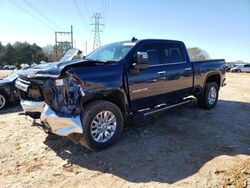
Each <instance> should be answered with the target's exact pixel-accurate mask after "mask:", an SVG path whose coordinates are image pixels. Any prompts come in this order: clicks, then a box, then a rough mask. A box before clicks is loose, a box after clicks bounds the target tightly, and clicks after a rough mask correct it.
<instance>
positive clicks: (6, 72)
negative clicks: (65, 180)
mask: <svg viewBox="0 0 250 188" xmlns="http://www.w3.org/2000/svg"><path fill="white" fill-rule="evenodd" d="M12 72H13V70H0V80H1V79H3V78H4V77H5V76H8V75H9V74H10V73H12Z"/></svg>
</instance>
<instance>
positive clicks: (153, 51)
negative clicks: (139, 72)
mask: <svg viewBox="0 0 250 188" xmlns="http://www.w3.org/2000/svg"><path fill="white" fill-rule="evenodd" d="M158 46H159V45H157V44H156V43H147V44H144V45H142V46H141V47H139V49H138V50H137V51H139V52H147V53H148V61H149V65H158V64H160V50H159V48H158Z"/></svg>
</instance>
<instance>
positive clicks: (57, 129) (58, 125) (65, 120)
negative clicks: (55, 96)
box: [21, 100, 83, 136]
mask: <svg viewBox="0 0 250 188" xmlns="http://www.w3.org/2000/svg"><path fill="white" fill-rule="evenodd" d="M21 106H22V108H23V110H24V111H25V114H27V115H30V116H31V117H33V116H32V115H33V114H39V117H38V118H40V120H41V123H42V124H43V126H45V127H46V128H47V129H49V130H50V131H51V132H52V133H54V134H57V135H59V136H69V135H71V134H73V133H80V134H81V133H83V126H82V123H81V118H80V116H79V115H78V116H75V117H60V116H58V115H56V113H55V111H53V110H52V109H51V108H50V107H49V106H48V105H47V104H46V103H45V102H44V101H42V102H35V101H27V100H25V101H21Z"/></svg>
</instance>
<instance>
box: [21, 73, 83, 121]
mask: <svg viewBox="0 0 250 188" xmlns="http://www.w3.org/2000/svg"><path fill="white" fill-rule="evenodd" d="M18 81H19V82H21V83H22V84H25V85H27V84H29V85H28V86H27V88H28V89H27V92H24V91H21V98H22V100H32V101H45V103H46V104H47V105H48V106H49V107H50V108H51V109H53V110H54V111H55V112H56V113H57V115H59V116H66V117H69V116H71V117H72V116H76V115H79V114H80V112H81V98H82V96H84V95H85V93H84V91H83V86H82V85H81V83H80V82H79V81H77V79H76V78H74V77H73V76H72V75H70V74H69V73H65V74H64V76H63V77H62V78H58V79H46V80H43V81H42V82H43V83H42V84H41V83H39V85H40V86H39V85H38V83H37V82H38V80H34V79H33V80H30V81H29V82H27V81H26V80H23V79H21V78H18ZM39 82H41V81H39Z"/></svg>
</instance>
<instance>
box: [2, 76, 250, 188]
mask: <svg viewBox="0 0 250 188" xmlns="http://www.w3.org/2000/svg"><path fill="white" fill-rule="evenodd" d="M249 82H250V74H227V83H228V85H227V86H226V87H224V88H223V89H222V90H221V92H220V100H219V102H218V105H217V107H216V108H215V109H212V110H210V111H207V110H202V109H199V108H198V107H197V105H196V104H190V105H188V106H185V107H182V108H179V109H175V110H171V111H168V112H164V113H161V114H158V115H157V116H153V117H152V118H151V119H150V120H149V121H145V122H143V123H141V125H142V126H140V127H137V128H134V129H131V130H128V131H126V132H124V134H123V135H122V137H121V139H120V141H119V143H117V144H116V145H115V146H113V147H111V148H109V149H106V150H104V151H101V152H98V153H93V152H89V151H87V150H86V149H84V148H83V147H81V146H79V145H75V144H74V143H72V142H71V141H69V140H67V139H63V138H61V137H57V136H48V135H46V134H45V133H44V132H43V131H42V130H40V129H39V128H38V127H31V123H30V121H28V120H27V119H26V118H25V117H24V116H19V115H18V113H20V112H21V111H20V107H15V108H13V107H10V108H8V109H6V110H5V111H2V112H0V113H1V115H0V133H1V134H0V187H197V188H200V187H230V188H231V187H248V188H249V187H250V84H249Z"/></svg>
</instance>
